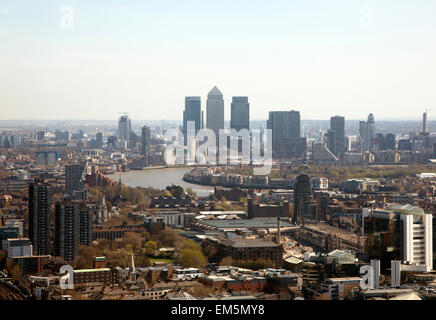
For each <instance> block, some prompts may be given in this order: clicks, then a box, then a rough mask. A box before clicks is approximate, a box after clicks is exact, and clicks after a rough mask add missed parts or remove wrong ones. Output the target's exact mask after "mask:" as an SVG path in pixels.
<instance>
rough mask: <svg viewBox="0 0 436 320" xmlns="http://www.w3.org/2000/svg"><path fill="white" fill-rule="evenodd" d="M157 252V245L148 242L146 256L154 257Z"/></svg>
mask: <svg viewBox="0 0 436 320" xmlns="http://www.w3.org/2000/svg"><path fill="white" fill-rule="evenodd" d="M156 250H157V243H156V242H154V241H151V240H150V241H147V242H146V243H145V254H146V255H148V256H151V255H153V254H154V253H155V252H156Z"/></svg>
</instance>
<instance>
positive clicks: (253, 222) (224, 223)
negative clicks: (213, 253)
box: [198, 217, 298, 229]
mask: <svg viewBox="0 0 436 320" xmlns="http://www.w3.org/2000/svg"><path fill="white" fill-rule="evenodd" d="M198 223H200V224H202V225H207V226H210V227H215V228H219V229H223V228H229V229H231V228H234V229H241V228H263V229H269V228H277V217H273V218H255V219H240V220H201V221H199V222H198ZM280 226H281V227H282V228H285V227H295V228H298V227H297V226H296V225H295V224H292V223H291V222H289V221H287V220H286V218H282V219H281V220H280Z"/></svg>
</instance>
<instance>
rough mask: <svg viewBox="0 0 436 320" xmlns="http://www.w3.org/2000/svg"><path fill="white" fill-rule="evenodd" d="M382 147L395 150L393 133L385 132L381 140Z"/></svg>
mask: <svg viewBox="0 0 436 320" xmlns="http://www.w3.org/2000/svg"><path fill="white" fill-rule="evenodd" d="M383 148H384V150H395V134H393V133H388V134H386V136H385V138H384V140H383Z"/></svg>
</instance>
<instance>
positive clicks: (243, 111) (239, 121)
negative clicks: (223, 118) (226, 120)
mask: <svg viewBox="0 0 436 320" xmlns="http://www.w3.org/2000/svg"><path fill="white" fill-rule="evenodd" d="M230 128H231V129H235V130H237V131H239V130H241V129H247V130H250V104H249V103H248V97H233V98H232V104H231V115H230Z"/></svg>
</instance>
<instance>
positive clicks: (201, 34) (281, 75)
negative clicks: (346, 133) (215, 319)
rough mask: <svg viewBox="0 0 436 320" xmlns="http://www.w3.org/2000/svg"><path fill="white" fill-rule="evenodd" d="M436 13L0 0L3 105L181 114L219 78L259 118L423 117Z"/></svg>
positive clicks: (316, 1) (305, 5)
mask: <svg viewBox="0 0 436 320" xmlns="http://www.w3.org/2000/svg"><path fill="white" fill-rule="evenodd" d="M434 12H436V2H435V1H430V0H422V1H419V4H417V3H414V2H411V1H408V0H396V1H392V0H387V1H379V2H373V3H368V1H366V0H356V1H345V0H331V1H322V0H310V1H284V0H270V1H258V2H256V3H255V4H254V3H253V2H252V1H248V0H238V1H234V0H221V1H204V0H185V1H175V0H160V1H140V0H124V1H120V0H111V1H107V0H94V1H79V0H70V1H68V2H67V3H64V2H63V1H60V0H51V1H48V0H40V1H28V0H27V1H16V0H2V1H1V4H0V69H1V70H2V76H1V77H0V88H1V90H0V106H1V108H2V111H3V112H2V115H1V117H4V118H6V119H12V120H13V119H15V120H22V119H41V120H45V119H53V120H56V119H62V118H67V119H101V117H104V118H105V119H113V118H115V116H113V115H116V114H117V112H124V111H129V113H131V114H133V117H132V118H137V119H146V118H149V119H156V120H160V119H174V120H167V121H178V120H177V119H182V114H183V109H184V99H185V97H186V96H200V97H201V99H202V108H203V110H204V109H205V106H206V97H207V93H208V92H209V91H210V90H211V89H212V88H213V87H214V86H217V87H218V88H219V90H220V91H221V92H222V93H223V97H224V103H225V106H226V107H225V114H224V116H225V119H229V118H230V102H231V98H232V97H233V96H247V97H248V98H249V103H250V115H251V117H252V118H253V119H259V120H263V119H266V118H267V112H268V111H270V110H271V111H273V110H274V111H275V110H288V109H289V108H296V109H297V110H299V111H300V113H301V116H302V118H303V119H306V118H307V119H310V118H313V119H320V120H322V119H328V118H329V117H330V116H331V115H335V114H340V115H343V116H345V118H346V119H362V120H363V119H365V118H366V117H367V115H368V113H370V112H373V113H374V114H375V117H376V119H377V118H380V119H392V118H391V116H395V118H396V119H415V117H416V118H420V116H421V115H422V113H423V112H424V111H425V110H426V109H427V108H431V107H432V105H435V104H436V90H434V79H435V75H436V62H435V59H434V57H436V43H435V42H434V41H429V39H433V37H434V34H436V19H434ZM332 110H334V114H332V113H333V112H332ZM377 114H378V115H379V116H378V115H377ZM205 117H206V115H205ZM102 120H104V119H102Z"/></svg>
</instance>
